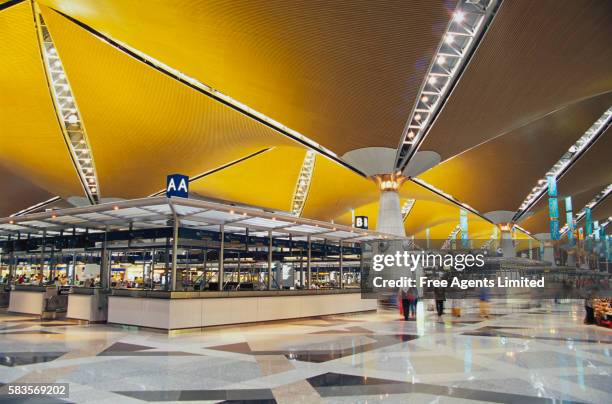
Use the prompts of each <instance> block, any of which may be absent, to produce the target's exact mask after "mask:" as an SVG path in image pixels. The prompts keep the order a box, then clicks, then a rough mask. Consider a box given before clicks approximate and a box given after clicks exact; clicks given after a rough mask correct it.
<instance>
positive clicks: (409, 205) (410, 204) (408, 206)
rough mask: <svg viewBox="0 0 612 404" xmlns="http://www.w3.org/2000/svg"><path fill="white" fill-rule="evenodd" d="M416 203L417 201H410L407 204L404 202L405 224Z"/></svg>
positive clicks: (403, 218) (403, 217)
mask: <svg viewBox="0 0 612 404" xmlns="http://www.w3.org/2000/svg"><path fill="white" fill-rule="evenodd" d="M415 202H416V199H408V200H406V202H404V205H403V206H402V210H401V212H402V220H403V221H404V222H405V221H406V219H407V218H408V215H409V214H410V211H411V210H412V207H413V206H414V203H415Z"/></svg>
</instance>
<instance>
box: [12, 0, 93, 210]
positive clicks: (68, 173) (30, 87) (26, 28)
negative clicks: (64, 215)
mask: <svg viewBox="0 0 612 404" xmlns="http://www.w3.org/2000/svg"><path fill="white" fill-rule="evenodd" d="M0 38H1V39H0V105H1V107H0V165H3V166H4V170H5V172H6V173H7V174H6V175H7V176H8V178H6V179H4V180H3V186H2V188H0V195H2V199H5V201H3V204H9V205H10V206H20V209H21V208H23V207H27V206H30V205H31V204H30V203H29V202H30V201H31V200H35V201H36V202H40V201H41V200H42V199H41V200H37V198H38V196H42V195H51V196H55V195H60V196H69V195H83V188H82V187H81V184H80V182H79V180H78V177H77V173H76V170H75V169H74V166H73V165H72V161H71V159H70V155H69V152H68V148H67V146H66V143H65V142H64V137H63V135H62V132H61V130H60V126H59V123H58V121H57V118H56V115H55V112H54V109H53V104H52V100H51V95H50V93H49V88H48V86H47V82H46V78H45V72H44V70H43V64H42V60H41V55H40V50H39V47H38V39H37V34H36V30H35V27H34V23H33V16H32V9H31V6H30V3H29V2H23V3H20V4H17V5H14V6H11V7H9V8H6V9H4V10H2V11H0ZM12 176H17V178H21V179H22V181H23V182H24V186H23V188H20V187H17V188H15V189H14V190H15V192H13V188H5V187H4V186H5V184H12V185H15V186H17V185H18V184H17V183H16V182H15V181H14V179H13V178H10V177H12ZM26 188H29V189H32V192H31V193H30V192H26V194H28V195H31V196H32V197H31V198H30V197H27V196H25V194H22V193H21V192H23V191H24V190H25V189H26ZM35 188H37V189H38V190H37V191H34V189H35ZM22 197H23V201H21V200H20V198H22ZM6 199H9V201H6ZM47 199H48V198H47ZM17 210H19V209H17ZM11 213H12V212H11Z"/></svg>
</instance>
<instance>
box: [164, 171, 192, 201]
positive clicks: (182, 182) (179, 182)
mask: <svg viewBox="0 0 612 404" xmlns="http://www.w3.org/2000/svg"><path fill="white" fill-rule="evenodd" d="M171 196H178V197H180V198H189V177H188V176H186V175H182V174H171V175H169V176H168V177H166V197H168V198H170V197H171Z"/></svg>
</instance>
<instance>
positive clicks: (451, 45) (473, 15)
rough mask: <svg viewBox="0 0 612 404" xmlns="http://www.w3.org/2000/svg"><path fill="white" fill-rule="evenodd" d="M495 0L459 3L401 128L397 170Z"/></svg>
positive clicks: (446, 90) (432, 114)
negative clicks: (402, 129)
mask: <svg viewBox="0 0 612 404" xmlns="http://www.w3.org/2000/svg"><path fill="white" fill-rule="evenodd" d="M496 3H497V1H496V0H467V1H459V2H458V4H457V7H456V9H455V12H454V14H453V16H452V18H451V20H450V22H449V24H448V27H447V28H446V32H445V34H444V37H443V40H442V42H441V43H440V45H439V47H438V50H437V52H436V54H435V56H434V58H433V61H432V63H431V64H430V66H429V71H428V72H427V75H426V76H425V81H424V82H423V84H422V85H421V89H420V91H419V94H418V96H417V101H416V103H415V106H414V107H413V109H412V112H411V114H410V118H409V119H408V124H407V126H406V128H405V129H404V133H403V135H402V140H401V143H400V146H399V150H398V155H397V158H396V170H399V171H402V170H403V168H404V167H405V166H406V165H407V164H408V160H409V158H410V152H411V151H413V148H416V147H418V145H419V144H420V142H421V140H423V138H424V136H425V134H426V132H427V131H428V128H429V127H430V124H431V123H432V119H433V118H434V117H435V116H436V114H437V112H438V111H439V109H440V108H441V107H442V105H443V103H444V100H445V99H446V97H447V96H448V95H449V92H450V90H451V88H452V86H453V84H454V83H455V81H456V79H457V77H458V74H459V71H460V70H461V68H462V67H463V65H464V64H465V62H466V61H467V59H468V55H470V54H471V51H472V49H473V47H474V46H475V45H476V43H477V41H475V39H476V37H478V36H479V35H480V34H481V32H482V29H483V28H484V26H485V24H484V23H485V19H486V18H487V16H488V14H487V11H488V10H490V9H492V8H493V7H492V6H494V5H495V4H496Z"/></svg>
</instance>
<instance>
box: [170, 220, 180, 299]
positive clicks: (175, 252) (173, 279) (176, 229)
mask: <svg viewBox="0 0 612 404" xmlns="http://www.w3.org/2000/svg"><path fill="white" fill-rule="evenodd" d="M172 224H173V226H172V227H173V228H172V268H171V271H172V272H171V278H170V279H171V283H170V290H172V291H174V290H176V270H177V268H176V267H177V258H178V238H179V220H178V216H177V215H176V213H174V214H173V223H172Z"/></svg>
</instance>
